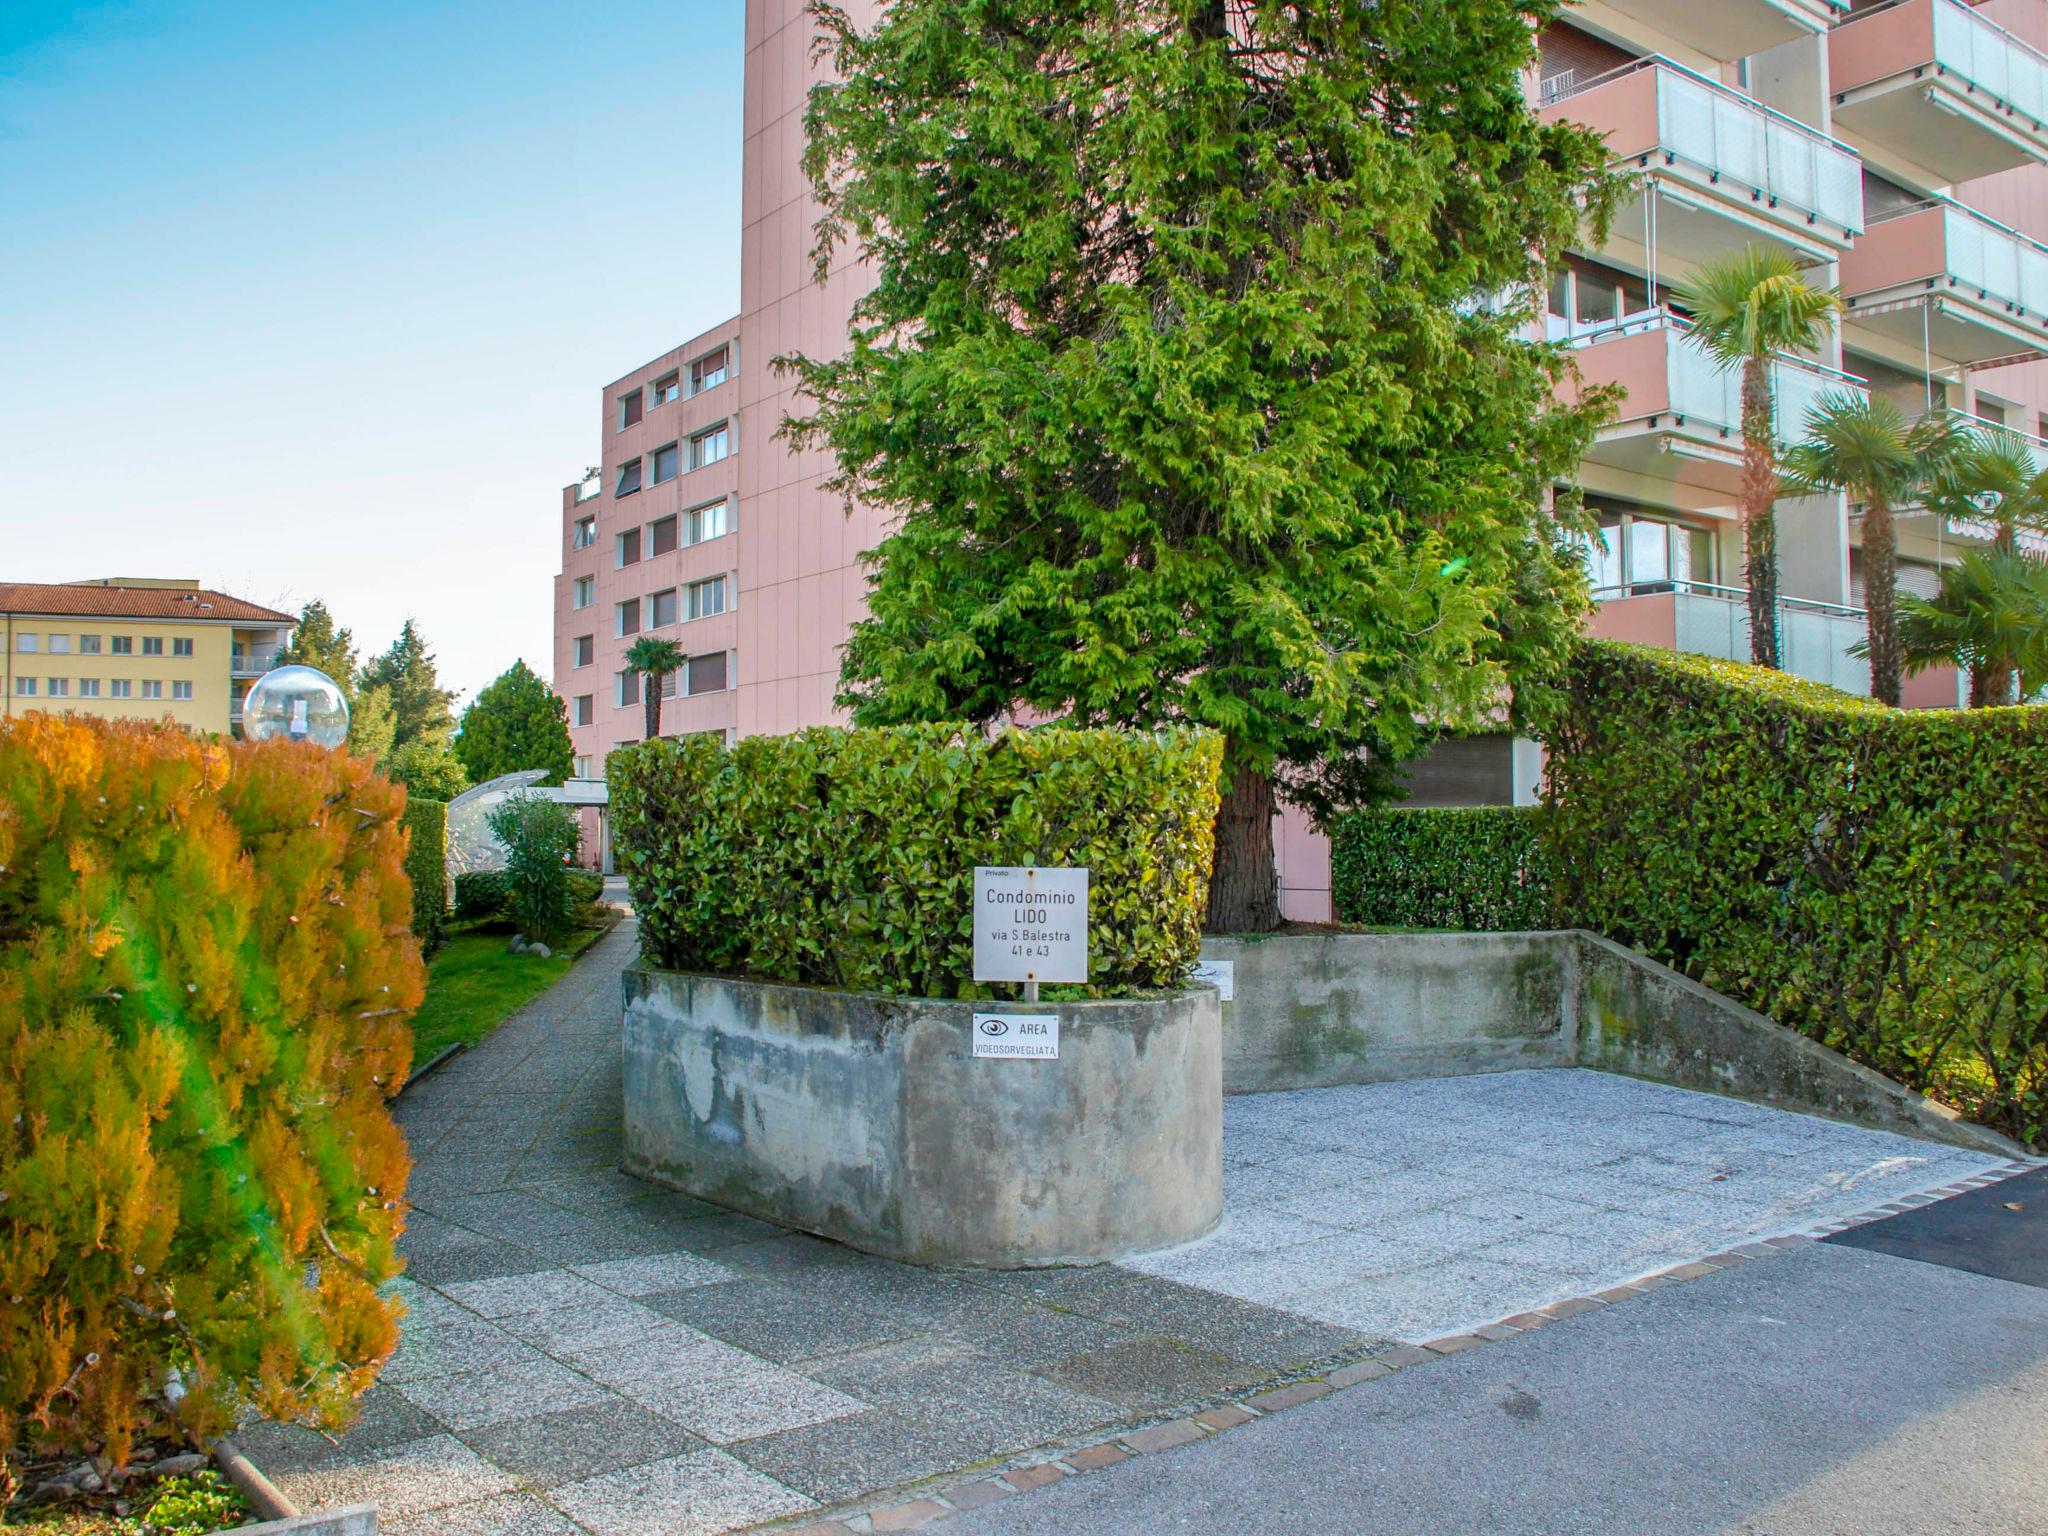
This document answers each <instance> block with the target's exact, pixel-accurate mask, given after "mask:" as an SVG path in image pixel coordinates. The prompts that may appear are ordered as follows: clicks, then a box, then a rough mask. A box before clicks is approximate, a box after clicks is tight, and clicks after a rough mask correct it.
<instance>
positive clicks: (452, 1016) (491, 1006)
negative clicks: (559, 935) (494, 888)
mask: <svg viewBox="0 0 2048 1536" xmlns="http://www.w3.org/2000/svg"><path fill="white" fill-rule="evenodd" d="M609 927H610V923H609V922H606V923H604V924H603V925H602V926H601V927H599V928H596V929H585V930H583V931H581V932H578V933H576V934H574V935H572V936H571V937H569V938H567V939H564V940H563V941H562V944H561V947H560V948H558V949H556V951H555V952H554V953H553V954H552V955H550V956H549V957H548V958H547V959H545V960H541V959H537V958H535V957H534V956H532V955H512V954H507V953H506V952H505V943H506V941H507V940H508V939H510V938H511V936H512V929H511V927H510V926H509V925H508V924H506V923H503V922H487V923H471V924H467V925H464V924H457V925H456V926H455V927H453V928H451V929H450V930H449V934H448V942H447V943H446V944H443V945H442V946H441V947H440V948H439V949H438V950H436V951H435V952H434V954H433V956H432V957H431V958H430V959H429V960H428V961H427V1000H426V1001H425V1002H423V1003H421V1004H420V1009H419V1012H418V1013H415V1014H414V1015H413V1016H412V1063H413V1065H414V1066H415V1067H417V1066H419V1065H420V1064H421V1063H423V1062H428V1061H431V1060H433V1059H434V1057H435V1056H436V1055H437V1054H438V1053H439V1052H441V1051H443V1050H445V1049H446V1048H447V1047H449V1046H451V1045H457V1044H461V1045H474V1044H476V1042H477V1041H479V1040H481V1039H483V1037H484V1036H485V1035H488V1034H489V1033H490V1032H491V1031H492V1030H494V1029H496V1028H497V1027H498V1026H499V1025H500V1024H502V1023H504V1022H505V1021H506V1020H507V1019H509V1018H511V1017H512V1015H513V1014H515V1013H517V1012H518V1011H519V1010H520V1009H521V1008H524V1007H525V1006H526V1005H527V1004H528V1003H530V1002H532V1001H533V1000H534V999H535V998H536V997H538V996H540V994H541V993H543V992H545V991H546V990H547V989H548V987H549V986H550V985H551V984H553V983H554V982H557V981H559V980H561V978H562V973H563V972H565V971H567V970H568V969H569V967H570V966H571V965H573V964H574V963H575V960H576V956H578V955H579V954H581V953H582V952H583V951H584V950H585V949H587V948H588V947H589V946H590V944H591V943H593V942H595V940H596V939H597V938H598V937H599V936H600V935H601V934H602V932H603V930H604V929H605V928H609Z"/></svg>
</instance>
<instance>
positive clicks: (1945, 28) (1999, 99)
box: [1828, 0, 2048, 182]
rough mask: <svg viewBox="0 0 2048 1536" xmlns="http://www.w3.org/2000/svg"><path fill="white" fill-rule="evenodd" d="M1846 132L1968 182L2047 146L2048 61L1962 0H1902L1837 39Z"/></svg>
mask: <svg viewBox="0 0 2048 1536" xmlns="http://www.w3.org/2000/svg"><path fill="white" fill-rule="evenodd" d="M1828 65H1829V88H1830V89H1831V90H1832V91H1833V92H1834V102H1835V124H1836V127H1837V129H1838V130H1839V131H1841V132H1844V133H1847V134H1850V135H1851V136H1852V137H1856V138H1857V139H1858V142H1862V141H1863V140H1866V139H1867V140H1869V141H1870V142H1872V143H1874V144H1877V145H1880V146H1882V147H1884V148H1885V149H1887V150H1890V151H1891V152H1893V153H1896V154H1899V155H1901V156H1903V157H1904V158H1905V159H1907V160H1909V161H1912V162H1913V163H1914V164H1917V165H1920V166H1922V167H1924V168H1926V169H1927V170H1930V171H1933V172H1935V173H1937V174H1938V175H1939V176H1940V177H1941V179H1943V180H1947V181H1952V182H1953V181H1967V180H1970V179H1972V178H1974V177H1977V176H1983V175H1988V174H1990V173H1991V172H1993V171H1997V170H2003V169H2007V168H2009V167H2011V166H2015V165H2020V164H2024V163H2026V162H2027V161H2029V160H2039V159H2041V158H2043V155H2044V152H2048V133H2044V129H2048V58H2044V57H2043V56H2042V55H2041V54H2040V53H2038V52H2036V51H2035V50H2034V49H2032V48H2030V47H2028V46H2027V45H2026V44H2025V43H2023V42H2021V41H2020V40H2019V39H2018V38H2017V37H2015V36H2013V34H2012V33H2010V32H2008V31H2006V30H2005V28H2003V27H2001V26H1999V25H1998V24H1997V23H1996V22H1993V21H1990V20H1988V19H1987V18H1986V17H1985V16H1984V15H1983V14H1982V13H1981V12H1979V11H1978V10H1977V9H1976V8H1975V7H1973V6H1970V5H1966V4H1964V3H1962V0H1893V3H1892V4H1890V5H1879V6H1872V7H1870V8H1868V9H1866V10H1861V11H1858V12H1856V13H1855V14H1854V15H1852V16H1850V17H1848V18H1847V19H1845V20H1844V21H1843V22H1842V23H1841V24H1840V25H1839V26H1837V27H1836V28H1835V29H1834V30H1833V31H1832V32H1831V33H1829V35H1828Z"/></svg>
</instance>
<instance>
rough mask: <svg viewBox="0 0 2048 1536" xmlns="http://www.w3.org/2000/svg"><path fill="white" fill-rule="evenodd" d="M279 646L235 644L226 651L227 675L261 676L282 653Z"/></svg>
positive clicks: (275, 663) (275, 662)
mask: <svg viewBox="0 0 2048 1536" xmlns="http://www.w3.org/2000/svg"><path fill="white" fill-rule="evenodd" d="M282 650H283V648H282V647H281V646H275V645H271V646H256V647H250V648H245V647H242V646H239V645H238V646H236V647H234V648H233V649H232V650H231V651H229V652H228V675H229V676H231V677H261V676H262V675H263V674H264V673H266V672H268V671H270V670H271V669H272V668H273V667H275V666H276V665H277V658H278V656H279V655H280V654H282Z"/></svg>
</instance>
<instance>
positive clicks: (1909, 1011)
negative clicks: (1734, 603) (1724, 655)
mask: <svg viewBox="0 0 2048 1536" xmlns="http://www.w3.org/2000/svg"><path fill="white" fill-rule="evenodd" d="M1547 744H1548V746H1549V749H1550V766H1549V797H1550V800H1551V802H1552V804H1551V808H1550V811H1549V814H1548V816H1547V818H1546V821H1545V827H1546V839H1547V841H1548V843H1549V846H1550V849H1551V854H1552V859H1553V862H1554V864H1555V867H1556V868H1557V870H1558V871H1559V877H1560V883H1561V884H1562V886H1563V887H1564V901H1565V905H1566V908H1567V910H1569V911H1571V912H1573V913H1574V914H1575V915H1576V916H1577V917H1578V918H1579V920H1581V921H1583V922H1584V923H1585V924H1586V926H1588V927H1591V928H1595V929H1597V930H1599V931H1600V932H1602V933H1605V934H1607V935H1608V936H1610V937H1612V938H1616V939H1619V940H1621V941H1623V942H1624V943H1629V944H1634V945H1638V946H1640V947H1641V948H1643V949H1644V950H1646V951H1647V952H1649V953H1650V954H1653V955H1655V956H1657V957H1658V958H1659V959H1662V960H1666V961H1668V962H1670V963H1671V964H1672V965H1674V966H1677V967H1678V968H1679V969H1681V970H1684V971H1686V972H1687V973H1689V974H1690V975H1692V976H1694V977H1695V978H1697V979H1699V980H1701V981H1703V982H1705V983H1706V984H1707V985H1709V986H1712V987H1716V988H1718V989H1720V990H1721V991H1723V992H1727V993H1729V994H1730V995H1732V996H1734V997H1736V998H1738V999H1740V1000H1741V1001H1742V1002H1744V1003H1747V1004H1748V1005H1750V1006H1751V1007H1753V1008H1755V1009H1757V1010H1759V1011H1760V1012H1762V1013H1766V1014H1768V1015H1770V1016H1771V1017H1772V1018H1774V1019H1777V1020H1778V1021H1779V1022H1780V1023H1783V1024H1787V1025H1790V1026H1792V1027H1793V1028H1796V1029H1800V1030H1803V1031H1805V1032H1806V1033H1807V1034H1809V1035H1811V1036H1813V1037H1814V1038H1815V1039H1817V1040H1820V1041H1822V1042H1824V1043H1826V1044H1828V1045H1831V1046H1834V1047H1836V1048H1838V1049H1840V1050H1842V1051H1844V1052H1846V1053H1847V1054H1848V1055H1850V1056H1852V1057H1855V1058H1856V1059H1857V1060H1859V1061H1861V1062H1864V1063H1865V1064H1867V1065H1869V1066H1872V1067H1875V1068H1876V1069H1877V1070H1878V1071H1880V1072H1884V1073H1886V1074H1888V1075H1889V1076H1891V1077H1894V1078H1897V1079H1899V1080H1900V1081H1902V1082H1904V1083H1906V1084H1908V1085H1909V1086H1911V1087H1914V1088H1917V1089H1921V1090H1923V1091H1929V1092H1934V1093H1938V1094H1939V1095H1941V1096H1942V1097H1943V1098H1945V1099H1947V1100H1948V1101H1949V1102H1951V1103H1953V1104H1955V1105H1956V1106H1957V1107H1958V1108H1960V1109H1962V1110H1963V1111H1964V1112H1965V1113H1968V1114H1970V1115H1973V1116H1974V1117H1976V1118H1977V1119H1980V1120H1983V1121H1985V1122H1986V1123H1988V1124H1990V1125H1994V1126H1996V1127H1998V1128H1999V1129H2001V1130H2004V1131H2007V1132H2009V1133H2010V1134H2012V1135H2015V1136H2018V1137H2019V1138H2021V1139H2022V1140H2032V1141H2040V1140H2042V1139H2043V1137H2044V1136H2048V797H2044V796H2043V794H2042V792H2041V785H2042V783H2043V782H2044V781H2048V709H2041V708H2033V709H1980V710H1969V711H1955V710H1895V709H1887V708H1885V707H1884V706H1883V705H1880V704H1874V703H1872V702H1871V701H1870V700H1868V699H1860V698H1853V697H1850V696H1849V695H1847V694H1841V693H1837V692H1835V691H1834V690H1832V689H1829V688H1823V687H1821V686H1819V685H1818V684H1814V683H1807V682H1803V681H1801V680H1800V679H1798V678H1795V677H1787V676H1785V675H1784V674H1782V673H1775V672H1765V671H1760V670H1759V669H1757V668H1754V667H1746V666H1739V665H1737V664H1735V663H1733V662H1717V661H1710V660H1708V659H1707V658H1705V657H1699V656H1684V655H1671V654H1667V653H1664V652H1658V651H1650V650H1645V649H1643V648H1640V647H1636V646H1623V645H1613V644H1604V643H1596V644H1588V645H1586V646H1584V647H1583V648H1582V650H1581V652H1580V655H1579V657H1578V659H1577V662H1576V664H1575V667H1574V671H1573V676H1572V680H1571V685H1570V688H1569V691H1568V694H1567V697H1566V699H1565V701H1564V707H1563V712H1562V714H1561V716H1560V717H1559V718H1558V720H1557V721H1556V722H1555V724H1554V725H1553V727H1552V729H1551V731H1550V734H1549V740H1548V743H1547Z"/></svg>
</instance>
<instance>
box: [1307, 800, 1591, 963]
mask: <svg viewBox="0 0 2048 1536" xmlns="http://www.w3.org/2000/svg"><path fill="white" fill-rule="evenodd" d="M1542 814H1543V813H1542V811H1541V810H1540V809H1539V808H1537V807H1534V806H1506V805H1500V806H1493V805H1489V806H1478V807H1473V808H1471V809H1465V808H1453V809H1435V808H1430V809H1420V808H1416V809H1406V808H1400V807H1395V808H1391V809H1384V810H1370V811H1357V812H1354V813H1352V814H1351V815H1349V816H1346V817H1344V818H1342V819H1341V820H1340V821H1338V823H1337V824H1336V825H1335V826H1334V827H1333V828H1331V831H1330V884H1331V895H1332V897H1333V899H1334V901H1335V904H1336V909H1337V920H1338V921H1339V922H1342V923H1359V924H1363V925H1365V926H1367V927H1375V928H1379V927H1385V928H1454V929H1458V930H1461V931H1464V932H1471V933H1492V932H1500V931H1503V930H1510V929H1526V928H1551V927H1555V926H1556V924H1557V915H1556V900H1557V895H1556V890H1555V887H1554V884H1553V880H1552V876H1551V872H1550V858H1549V854H1548V853H1547V851H1546V850H1545V848H1544V845H1543V840H1542V835H1541V831H1540V821H1541V818H1542Z"/></svg>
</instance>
